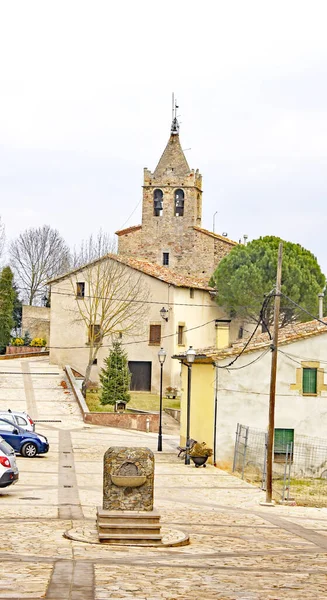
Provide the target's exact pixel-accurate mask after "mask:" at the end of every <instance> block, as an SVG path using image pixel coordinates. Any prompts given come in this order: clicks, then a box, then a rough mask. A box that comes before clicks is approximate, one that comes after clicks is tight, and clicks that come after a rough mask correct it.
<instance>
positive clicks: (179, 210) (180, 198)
mask: <svg viewBox="0 0 327 600" xmlns="http://www.w3.org/2000/svg"><path fill="white" fill-rule="evenodd" d="M184 197H185V196H184V191H183V190H176V191H175V217H182V216H183V215H184Z"/></svg>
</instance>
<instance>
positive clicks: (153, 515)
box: [97, 507, 160, 519]
mask: <svg viewBox="0 0 327 600" xmlns="http://www.w3.org/2000/svg"><path fill="white" fill-rule="evenodd" d="M97 515H98V516H99V517H110V518H118V519H125V518H128V517H131V518H133V519H160V514H159V513H158V511H157V510H143V511H138V510H105V509H104V508H100V507H98V508H97Z"/></svg>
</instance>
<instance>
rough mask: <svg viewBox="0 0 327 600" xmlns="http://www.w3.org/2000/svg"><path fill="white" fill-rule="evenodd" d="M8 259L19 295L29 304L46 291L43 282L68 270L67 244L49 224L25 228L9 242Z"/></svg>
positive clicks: (40, 297) (35, 301)
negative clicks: (19, 290) (19, 291)
mask: <svg viewBox="0 0 327 600" xmlns="http://www.w3.org/2000/svg"><path fill="white" fill-rule="evenodd" d="M9 256H10V263H11V266H12V268H13V270H14V272H15V275H16V277H15V279H16V281H17V284H18V286H19V287H20V288H21V296H22V297H23V299H24V300H25V301H27V302H28V304H30V305H32V304H39V303H40V302H41V299H42V297H43V296H45V294H46V290H47V287H46V282H47V281H48V280H49V279H51V277H55V276H56V275H60V274H61V273H64V272H65V271H68V270H69V267H70V264H71V259H70V252H69V248H68V246H67V245H66V243H65V241H64V240H63V238H62V237H61V235H60V234H59V232H58V231H57V230H56V229H51V227H50V226H49V225H43V227H37V228H34V227H31V228H30V229H26V231H24V232H23V233H21V234H20V235H19V237H18V238H17V239H16V240H15V241H13V242H12V243H11V244H10V246H9Z"/></svg>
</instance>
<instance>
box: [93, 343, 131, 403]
mask: <svg viewBox="0 0 327 600" xmlns="http://www.w3.org/2000/svg"><path fill="white" fill-rule="evenodd" d="M104 362H105V367H104V368H103V369H101V372H100V382H101V386H102V389H101V404H115V403H116V402H129V401H130V399H131V397H130V393H129V387H130V383H131V374H130V372H129V370H128V358H127V353H126V352H125V351H124V350H123V349H122V347H121V343H120V342H118V341H116V342H113V345H112V348H111V350H110V353H109V356H108V358H106V359H105V361H104Z"/></svg>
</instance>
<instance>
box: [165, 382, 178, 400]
mask: <svg viewBox="0 0 327 600" xmlns="http://www.w3.org/2000/svg"><path fill="white" fill-rule="evenodd" d="M177 394H178V390H177V388H176V387H172V386H171V385H168V386H167V387H166V398H176V396H177Z"/></svg>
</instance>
